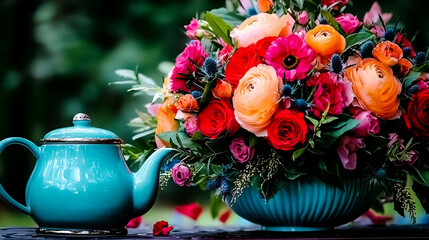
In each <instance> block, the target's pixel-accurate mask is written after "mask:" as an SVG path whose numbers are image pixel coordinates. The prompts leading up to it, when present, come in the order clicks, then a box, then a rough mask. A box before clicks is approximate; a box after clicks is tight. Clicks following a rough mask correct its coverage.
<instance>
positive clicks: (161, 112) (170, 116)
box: [155, 98, 179, 148]
mask: <svg viewBox="0 0 429 240" xmlns="http://www.w3.org/2000/svg"><path fill="white" fill-rule="evenodd" d="M176 113H177V108H176V106H174V101H173V99H172V98H168V99H167V100H166V101H165V102H164V103H163V104H162V105H161V106H160V107H159V108H158V111H157V113H156V120H157V122H158V123H157V125H156V130H155V133H156V134H159V133H163V132H168V131H177V130H178V129H179V124H178V123H177V122H176V120H175V119H174V118H175V117H176ZM155 141H156V146H157V147H158V148H160V147H170V146H171V145H170V143H169V142H168V141H163V140H161V139H159V138H158V137H156V136H155Z"/></svg>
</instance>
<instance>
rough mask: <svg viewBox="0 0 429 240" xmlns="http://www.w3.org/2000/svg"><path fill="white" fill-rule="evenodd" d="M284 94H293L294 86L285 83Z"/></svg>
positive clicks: (287, 95) (286, 95)
mask: <svg viewBox="0 0 429 240" xmlns="http://www.w3.org/2000/svg"><path fill="white" fill-rule="evenodd" d="M282 94H283V96H285V97H289V96H290V95H291V94H292V86H291V85H289V84H287V83H286V84H285V85H283V88H282Z"/></svg>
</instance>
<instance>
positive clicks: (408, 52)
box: [402, 47, 411, 58]
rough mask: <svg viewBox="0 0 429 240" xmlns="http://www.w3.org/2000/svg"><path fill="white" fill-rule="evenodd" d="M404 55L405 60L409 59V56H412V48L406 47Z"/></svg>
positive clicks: (403, 51)
mask: <svg viewBox="0 0 429 240" xmlns="http://www.w3.org/2000/svg"><path fill="white" fill-rule="evenodd" d="M402 53H403V54H404V58H407V57H409V56H410V54H411V48H410V47H405V48H404V49H403V50H402Z"/></svg>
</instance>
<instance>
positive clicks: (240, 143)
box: [229, 137, 255, 163]
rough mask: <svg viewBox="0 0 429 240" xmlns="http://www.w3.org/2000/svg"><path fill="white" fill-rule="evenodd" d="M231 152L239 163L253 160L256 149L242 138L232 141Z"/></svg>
mask: <svg viewBox="0 0 429 240" xmlns="http://www.w3.org/2000/svg"><path fill="white" fill-rule="evenodd" d="M229 150H230V151H231V153H232V156H234V158H235V159H236V160H237V162H239V163H244V162H247V161H249V160H251V159H252V158H253V155H254V154H255V149H254V148H251V147H249V146H247V145H246V143H245V142H244V139H243V138H242V137H238V138H235V139H234V140H232V141H231V144H230V145H229Z"/></svg>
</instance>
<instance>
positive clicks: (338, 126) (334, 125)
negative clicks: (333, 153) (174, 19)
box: [319, 115, 359, 148]
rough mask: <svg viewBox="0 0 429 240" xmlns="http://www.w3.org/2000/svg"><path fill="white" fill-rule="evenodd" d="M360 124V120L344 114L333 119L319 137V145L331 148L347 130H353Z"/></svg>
mask: <svg viewBox="0 0 429 240" xmlns="http://www.w3.org/2000/svg"><path fill="white" fill-rule="evenodd" d="M358 124H359V121H357V120H355V119H353V118H352V117H348V116H345V115H343V116H342V118H340V119H338V120H335V121H332V122H331V123H330V124H329V126H326V128H324V131H323V132H322V133H321V137H320V139H319V146H320V147H322V148H329V147H330V146H332V144H334V142H335V141H336V140H337V139H338V138H339V137H340V136H342V135H343V134H344V133H346V132H347V131H350V130H352V129H353V128H355V127H356V126H357V125H358Z"/></svg>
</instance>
